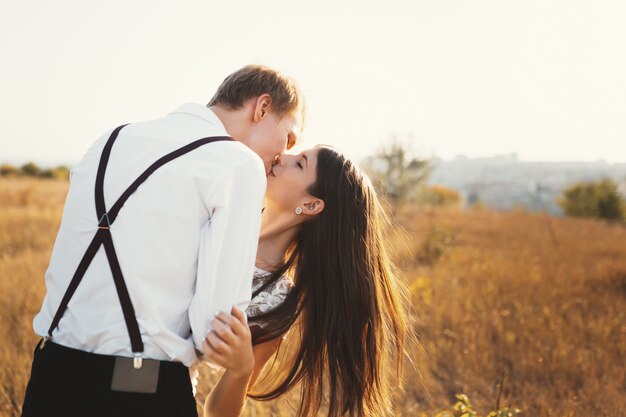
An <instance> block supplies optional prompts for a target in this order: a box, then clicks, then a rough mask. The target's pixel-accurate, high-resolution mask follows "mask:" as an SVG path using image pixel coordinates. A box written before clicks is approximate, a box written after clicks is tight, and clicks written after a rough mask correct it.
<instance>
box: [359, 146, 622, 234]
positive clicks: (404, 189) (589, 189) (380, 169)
mask: <svg viewBox="0 0 626 417" xmlns="http://www.w3.org/2000/svg"><path fill="white" fill-rule="evenodd" d="M363 166H364V168H365V171H366V172H367V174H368V175H369V177H370V178H371V180H372V183H373V184H374V186H375V187H376V189H377V191H378V192H379V193H381V194H382V195H383V196H384V197H385V198H386V199H387V200H388V201H389V202H390V203H391V205H392V207H395V206H397V205H398V204H403V203H414V204H417V205H420V206H438V207H441V206H446V207H461V205H462V202H463V201H462V200H463V199H462V197H461V195H460V193H459V192H458V191H456V190H453V189H450V188H447V187H443V186H438V185H428V184H427V182H428V178H429V176H430V173H431V171H432V164H431V161H430V160H429V159H423V158H419V157H417V156H415V155H414V153H413V152H412V149H411V143H407V142H401V141H399V140H397V139H396V138H393V139H392V140H391V142H389V143H387V144H386V145H384V146H382V147H380V148H379V149H378V151H376V153H375V154H374V155H373V156H370V157H369V158H366V159H365V161H364V164H363ZM557 203H558V204H559V206H560V207H561V209H563V212H564V213H565V214H566V215H567V216H572V217H587V218H596V219H604V220H608V221H616V222H621V223H626V198H625V196H623V195H622V194H621V193H620V191H619V189H618V185H617V183H616V182H615V181H613V180H612V179H610V178H604V179H602V180H599V181H581V182H576V183H573V184H570V185H569V186H568V187H566V188H565V189H563V190H562V192H561V194H560V195H559V196H558V198H557Z"/></svg>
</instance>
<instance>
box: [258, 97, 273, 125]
mask: <svg viewBox="0 0 626 417" xmlns="http://www.w3.org/2000/svg"><path fill="white" fill-rule="evenodd" d="M271 105H272V97H271V96H270V95H269V94H261V95H260V96H259V97H257V99H256V104H255V107H254V121H255V122H260V121H261V120H263V119H264V118H265V117H267V113H268V112H269V110H270V106H271Z"/></svg>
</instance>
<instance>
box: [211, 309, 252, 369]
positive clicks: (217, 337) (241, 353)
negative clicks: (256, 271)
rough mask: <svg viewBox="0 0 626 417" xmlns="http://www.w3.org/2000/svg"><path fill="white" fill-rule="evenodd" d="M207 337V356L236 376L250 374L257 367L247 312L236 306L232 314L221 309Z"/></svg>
mask: <svg viewBox="0 0 626 417" xmlns="http://www.w3.org/2000/svg"><path fill="white" fill-rule="evenodd" d="M211 328H212V329H213V330H211V332H210V333H209V334H208V335H207V337H206V338H205V339H204V343H203V344H202V352H203V353H204V358H205V359H207V360H209V361H210V362H213V363H214V364H216V365H218V366H221V367H223V368H226V369H227V370H228V371H230V373H232V374H233V375H234V376H240V377H249V376H250V375H251V374H252V371H253V370H254V354H253V351H252V336H251V335H250V328H249V327H248V322H247V320H246V316H245V314H244V313H243V312H242V311H241V310H239V309H238V308H237V307H235V306H233V308H232V309H231V310H230V314H227V313H224V312H222V311H220V312H219V313H217V314H216V316H215V318H214V319H213V321H212V322H211Z"/></svg>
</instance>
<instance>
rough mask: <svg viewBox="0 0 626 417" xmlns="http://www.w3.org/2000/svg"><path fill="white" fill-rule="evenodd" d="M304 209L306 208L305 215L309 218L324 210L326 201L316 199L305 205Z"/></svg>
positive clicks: (303, 205)
mask: <svg viewBox="0 0 626 417" xmlns="http://www.w3.org/2000/svg"><path fill="white" fill-rule="evenodd" d="M302 207H303V208H304V210H303V212H304V214H308V215H309V216H312V215H315V214H319V213H321V212H322V211H323V210H324V200H320V199H319V198H316V199H313V200H310V201H307V202H306V203H303V204H302Z"/></svg>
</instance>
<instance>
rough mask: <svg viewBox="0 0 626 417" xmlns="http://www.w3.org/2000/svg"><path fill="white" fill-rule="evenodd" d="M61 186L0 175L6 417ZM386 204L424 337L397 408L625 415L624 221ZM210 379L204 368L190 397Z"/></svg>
mask: <svg viewBox="0 0 626 417" xmlns="http://www.w3.org/2000/svg"><path fill="white" fill-rule="evenodd" d="M67 187H68V183H67V181H65V180H57V179H29V178H0V340H2V343H0V363H1V366H0V390H1V391H0V416H2V417H10V416H11V417H13V416H18V415H19V412H20V407H21V401H22V398H23V395H24V388H25V385H26V382H27V379H28V376H29V371H30V369H29V367H30V361H31V354H32V350H33V348H34V345H35V343H36V341H37V338H36V337H35V335H34V334H33V331H32V326H31V322H32V318H33V316H34V315H35V313H36V312H37V311H38V309H39V307H40V305H41V301H42V298H43V295H44V292H45V289H44V282H43V276H44V272H45V269H46V267H47V264H48V260H49V256H50V251H51V248H52V245H53V242H54V238H55V235H56V232H57V229H58V227H59V223H60V219H61V214H62V209H63V202H64V199H65V194H66V192H67ZM392 211H393V212H394V218H395V222H396V224H397V225H398V226H401V227H395V228H393V230H392V231H391V234H390V237H389V241H390V245H391V246H392V248H393V251H394V257H395V259H396V261H397V262H398V264H399V266H400V268H401V271H402V272H403V276H404V279H406V281H407V285H408V287H409V288H410V290H411V297H412V301H413V312H412V324H413V328H414V330H415V332H416V334H417V337H418V339H419V345H413V346H410V351H409V354H410V357H411V358H412V360H413V362H414V363H415V367H413V366H411V365H410V364H408V365H407V372H406V375H405V379H406V390H405V392H403V393H400V392H398V395H397V398H396V405H397V415H402V416H422V415H428V416H431V415H435V414H436V413H437V412H438V411H440V410H443V409H450V408H451V406H452V404H453V403H454V402H455V398H454V395H455V394H459V393H464V394H466V395H467V396H468V397H469V399H470V400H471V401H472V404H473V406H474V408H475V409H476V410H478V411H479V412H480V413H481V415H484V414H487V413H488V412H489V411H490V410H494V409H496V408H498V407H499V408H503V407H506V406H508V405H511V406H513V407H517V408H520V409H521V410H522V411H523V414H522V415H526V416H620V415H625V413H626V367H625V366H624V358H625V351H626V228H625V227H624V226H623V224H621V223H616V222H606V221H602V220H592V219H580V218H557V217H549V216H547V215H545V214H542V213H527V212H525V211H524V210H513V211H508V212H495V211H490V210H487V209H485V208H481V206H475V207H474V208H471V209H465V210H461V209H458V208H450V207H442V208H429V209H425V208H421V209H420V208H418V207H417V206H415V205H413V204H409V203H406V204H400V205H397V206H395V207H394V208H393V210H392ZM216 377H217V376H216V375H211V374H210V373H209V372H208V371H207V370H203V371H202V375H201V377H200V386H199V389H198V394H197V399H198V401H200V402H201V401H202V400H203V398H204V396H205V395H206V392H207V390H208V389H209V386H210V384H211V381H213V380H214V379H215V378H216ZM291 398H292V399H293V396H292V397H291ZM498 399H499V403H498V404H497V402H498ZM247 413H248V415H259V416H265V415H277V416H278V415H284V416H288V415H291V414H292V412H291V409H290V408H289V404H288V401H287V400H282V401H277V402H275V403H267V404H262V403H254V402H250V403H249V406H248V409H247ZM423 413H424V414H423Z"/></svg>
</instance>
